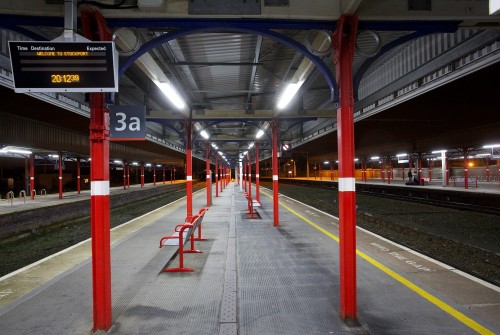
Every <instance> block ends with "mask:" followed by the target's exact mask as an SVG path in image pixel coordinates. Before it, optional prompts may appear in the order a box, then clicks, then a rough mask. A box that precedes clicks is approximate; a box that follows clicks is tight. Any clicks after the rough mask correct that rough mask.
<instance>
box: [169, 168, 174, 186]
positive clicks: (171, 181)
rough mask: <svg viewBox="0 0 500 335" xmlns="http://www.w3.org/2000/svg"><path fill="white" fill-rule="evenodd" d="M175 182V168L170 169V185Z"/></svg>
mask: <svg viewBox="0 0 500 335" xmlns="http://www.w3.org/2000/svg"><path fill="white" fill-rule="evenodd" d="M173 182H174V167H173V166H171V167H170V184H172V183H173Z"/></svg>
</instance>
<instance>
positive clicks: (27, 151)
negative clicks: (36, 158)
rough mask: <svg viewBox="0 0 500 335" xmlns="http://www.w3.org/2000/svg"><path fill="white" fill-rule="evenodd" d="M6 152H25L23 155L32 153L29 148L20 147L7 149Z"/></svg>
mask: <svg viewBox="0 0 500 335" xmlns="http://www.w3.org/2000/svg"><path fill="white" fill-rule="evenodd" d="M7 152H13V153H15V154H25V155H30V154H32V152H31V151H29V150H22V149H9V150H7Z"/></svg>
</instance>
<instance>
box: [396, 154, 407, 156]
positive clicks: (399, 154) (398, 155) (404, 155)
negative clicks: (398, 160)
mask: <svg viewBox="0 0 500 335" xmlns="http://www.w3.org/2000/svg"><path fill="white" fill-rule="evenodd" d="M404 156H408V154H397V155H396V157H404Z"/></svg>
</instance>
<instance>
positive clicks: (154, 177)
mask: <svg viewBox="0 0 500 335" xmlns="http://www.w3.org/2000/svg"><path fill="white" fill-rule="evenodd" d="M153 185H156V165H153Z"/></svg>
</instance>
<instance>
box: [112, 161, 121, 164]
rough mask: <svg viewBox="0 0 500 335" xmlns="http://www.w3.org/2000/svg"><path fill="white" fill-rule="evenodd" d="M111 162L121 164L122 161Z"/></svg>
mask: <svg viewBox="0 0 500 335" xmlns="http://www.w3.org/2000/svg"><path fill="white" fill-rule="evenodd" d="M113 163H115V164H121V163H122V161H113Z"/></svg>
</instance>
